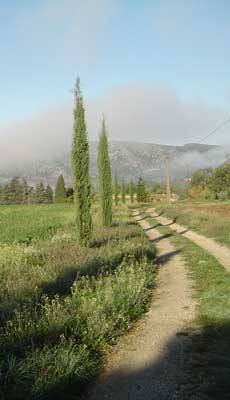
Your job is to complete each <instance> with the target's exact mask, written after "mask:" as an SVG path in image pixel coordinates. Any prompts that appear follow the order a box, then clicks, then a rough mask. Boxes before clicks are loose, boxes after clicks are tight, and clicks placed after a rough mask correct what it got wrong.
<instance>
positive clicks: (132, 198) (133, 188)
mask: <svg viewBox="0 0 230 400" xmlns="http://www.w3.org/2000/svg"><path fill="white" fill-rule="evenodd" d="M134 194H135V186H134V183H133V181H131V182H130V201H131V203H133V202H134Z"/></svg>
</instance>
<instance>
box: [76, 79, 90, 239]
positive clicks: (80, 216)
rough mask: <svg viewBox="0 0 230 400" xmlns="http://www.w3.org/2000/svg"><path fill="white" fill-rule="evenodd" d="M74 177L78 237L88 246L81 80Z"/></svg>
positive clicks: (87, 179)
mask: <svg viewBox="0 0 230 400" xmlns="http://www.w3.org/2000/svg"><path fill="white" fill-rule="evenodd" d="M72 175H73V188H74V200H75V205H76V224H77V231H78V237H79V241H80V243H81V244H83V245H85V246H87V245H88V244H89V241H90V239H91V236H92V219H91V185H90V177H89V145H88V138H87V130H86V123H85V109H84V103H83V97H82V94H81V89H80V79H79V78H78V79H77V82H76V86H75V108H74V132H73V143H72Z"/></svg>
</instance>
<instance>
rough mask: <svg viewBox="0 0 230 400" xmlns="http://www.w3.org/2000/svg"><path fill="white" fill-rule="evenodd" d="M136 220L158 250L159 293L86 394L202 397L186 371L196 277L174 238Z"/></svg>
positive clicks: (117, 398)
mask: <svg viewBox="0 0 230 400" xmlns="http://www.w3.org/2000/svg"><path fill="white" fill-rule="evenodd" d="M135 219H136V220H137V221H138V223H139V224H140V226H141V227H142V228H143V229H144V230H145V231H146V234H147V235H148V237H149V239H150V240H152V241H154V242H155V244H156V247H157V251H158V255H159V258H158V265H159V270H158V274H157V278H156V288H155V289H154V298H153V301H152V305H151V307H150V309H149V311H148V313H147V314H146V316H145V319H144V320H142V321H140V322H139V323H138V324H137V326H136V328H135V329H134V330H133V331H131V332H130V333H129V334H128V335H127V336H126V337H123V338H121V339H120V341H119V343H118V344H117V345H116V346H115V348H114V349H113V351H112V353H111V355H110V357H109V361H108V365H107V367H106V368H105V373H104V375H103V376H102V378H101V379H100V381H99V382H97V383H96V384H95V385H94V387H93V388H92V390H91V391H90V394H88V396H87V397H86V398H87V399H90V400H103V399H108V400H150V399H151V400H153V399H156V400H166V399H167V400H170V399H172V400H173V399H181V400H182V399H188V398H189V399H198V398H199V397H196V396H195V394H194V393H193V390H192V388H191V387H190V386H189V376H188V375H187V376H186V364H187V363H188V352H187V351H188V348H189V346H190V339H189V336H187V335H186V334H185V333H184V332H185V331H184V330H185V329H186V327H187V326H188V325H189V324H190V323H191V322H192V321H193V319H194V317H195V303H194V300H193V299H192V289H191V280H190V279H188V277H187V274H186V271H185V265H184V261H183V259H182V257H181V255H180V254H179V252H178V251H176V250H175V248H174V247H173V246H172V245H171V244H170V242H169V241H168V240H167V239H162V237H161V236H162V235H161V234H160V233H159V232H157V230H156V229H153V228H151V226H150V225H149V223H148V222H147V221H145V220H141V218H140V216H138V214H135ZM188 393H190V394H189V395H188Z"/></svg>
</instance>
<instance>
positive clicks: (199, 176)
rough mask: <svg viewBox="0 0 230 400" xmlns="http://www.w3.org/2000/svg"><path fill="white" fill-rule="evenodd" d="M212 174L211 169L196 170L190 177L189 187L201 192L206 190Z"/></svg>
mask: <svg viewBox="0 0 230 400" xmlns="http://www.w3.org/2000/svg"><path fill="white" fill-rule="evenodd" d="M212 174H213V170H212V168H203V169H198V170H197V171H195V172H194V173H193V175H192V177H191V181H190V182H191V186H196V187H199V188H200V189H201V190H204V189H206V188H208V187H209V186H210V183H211V178H212Z"/></svg>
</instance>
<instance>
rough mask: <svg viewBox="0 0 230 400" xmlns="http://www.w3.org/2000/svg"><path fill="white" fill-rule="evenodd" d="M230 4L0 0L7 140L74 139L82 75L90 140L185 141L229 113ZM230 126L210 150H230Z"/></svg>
mask: <svg viewBox="0 0 230 400" xmlns="http://www.w3.org/2000/svg"><path fill="white" fill-rule="evenodd" d="M229 15H230V2H229V1H228V0H189V1H185V0H142V1H140V0H84V1H83V0H36V1H35V0H10V1H6V0H0V36H1V41H0V54H1V62H0V81H1V91H0V141H1V143H2V149H3V152H4V153H5V154H6V153H7V151H8V149H9V148H10V147H11V149H12V146H14V153H15V157H22V156H24V157H26V154H28V153H29V152H30V153H31V154H32V153H33V152H34V154H39V152H41V153H42V152H47V153H48V152H49V151H53V152H58V151H60V150H61V149H63V148H65V147H66V148H67V147H68V146H70V143H71V134H72V110H73V100H74V99H73V87H74V82H75V79H76V77H77V76H80V78H81V85H82V91H83V95H84V100H85V108H86V118H87V126H88V134H89V139H90V140H95V139H97V137H98V133H99V130H100V123H101V116H102V114H104V115H105V118H106V122H107V126H108V131H109V136H110V139H111V140H126V141H139V142H152V143H162V144H176V145H178V144H179V145H183V144H184V143H187V142H197V141H198V140H199V139H201V138H202V137H204V136H206V135H207V134H208V133H209V132H210V131H211V130H213V129H214V128H215V127H216V126H217V125H220V124H221V122H222V121H223V120H225V119H226V118H228V117H229V116H230V107H229V103H230V79H229V76H230V75H229V71H230V48H229V43H230V25H229ZM229 132H230V124H227V125H226V126H225V127H224V128H223V129H221V130H219V131H218V132H217V133H216V134H215V135H213V136H212V137H210V138H209V139H208V140H207V142H208V143H210V144H219V145H224V146H226V145H230V135H229Z"/></svg>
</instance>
